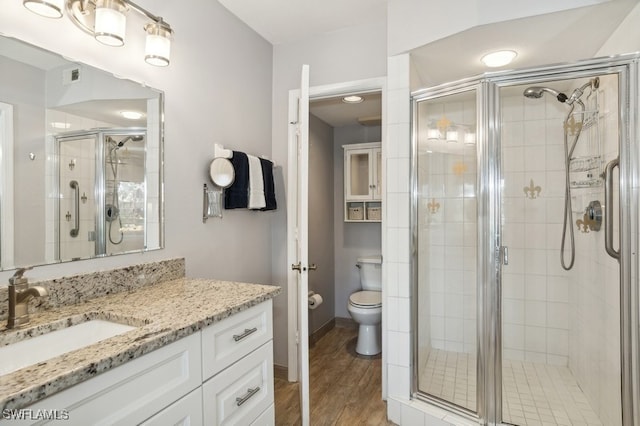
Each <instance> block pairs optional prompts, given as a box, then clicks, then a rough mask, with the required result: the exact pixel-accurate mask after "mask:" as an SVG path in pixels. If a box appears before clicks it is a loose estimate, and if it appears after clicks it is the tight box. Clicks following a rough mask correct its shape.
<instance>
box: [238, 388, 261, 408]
mask: <svg viewBox="0 0 640 426" xmlns="http://www.w3.org/2000/svg"><path fill="white" fill-rule="evenodd" d="M259 391H260V386H256V387H255V388H253V389H251V388H248V389H247V394H246V395H245V396H243V397H238V398H236V405H237V406H238V407H239V406H241V405H242V404H244V403H245V402H247V401H248V400H249V398H251V397H252V396H253V395H255V394H257V393H258V392H259Z"/></svg>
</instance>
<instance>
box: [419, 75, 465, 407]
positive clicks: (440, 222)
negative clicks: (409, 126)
mask: <svg viewBox="0 0 640 426" xmlns="http://www.w3.org/2000/svg"><path fill="white" fill-rule="evenodd" d="M476 93H477V89H476V88H475V87H473V86H472V87H461V88H457V89H455V90H453V91H448V92H447V94H446V95H444V96H441V95H438V94H434V95H433V96H431V97H429V98H427V99H425V100H424V101H422V102H419V103H417V104H416V106H415V110H414V117H416V120H414V123H415V126H414V135H415V137H416V143H415V144H414V155H413V161H414V193H415V194H416V198H415V199H414V202H415V206H414V209H413V211H414V212H416V216H415V218H414V220H413V223H414V235H415V236H416V237H417V247H416V249H417V252H418V258H419V259H420V262H418V265H417V268H415V269H414V273H415V274H417V277H415V278H416V280H417V281H418V283H419V285H418V289H417V301H414V303H417V312H418V322H419V324H420V325H419V327H418V336H417V344H416V351H415V356H416V357H417V365H418V368H417V373H416V374H417V376H418V377H417V379H418V380H417V383H418V389H417V390H418V391H419V392H421V393H424V394H425V395H428V396H429V398H431V399H432V400H433V401H434V402H436V403H438V402H447V403H451V404H454V405H455V406H456V407H457V409H459V410H460V411H461V412H463V413H474V412H475V411H476V406H477V403H476V401H477V391H476V389H477V385H476V375H477V370H476V364H477V344H476V336H477V327H478V321H477V319H476V305H477V278H476V275H477V273H476V264H477V261H476V257H477V246H478V242H477V217H478V215H477V205H476V198H477V197H476V195H477V190H476V182H477V162H478V156H477V148H476V135H477V130H476V128H477V118H476V117H477V105H476V104H477V100H476V99H477V94H476Z"/></svg>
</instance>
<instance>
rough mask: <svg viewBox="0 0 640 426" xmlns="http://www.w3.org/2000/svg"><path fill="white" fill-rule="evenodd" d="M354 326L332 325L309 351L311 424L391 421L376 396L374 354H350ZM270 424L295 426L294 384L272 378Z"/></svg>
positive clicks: (378, 382)
mask: <svg viewBox="0 0 640 426" xmlns="http://www.w3.org/2000/svg"><path fill="white" fill-rule="evenodd" d="M356 339H357V330H355V329H351V328H342V327H335V328H334V329H332V330H331V331H329V332H328V333H327V334H326V335H325V336H323V337H322V338H321V339H320V340H318V342H317V343H316V344H315V345H313V347H311V348H310V350H309V376H310V379H309V382H310V386H309V393H310V401H311V424H312V425H323V426H324V425H349V426H351V425H393V424H394V423H391V422H389V421H387V405H386V403H385V402H384V401H383V400H382V398H381V386H382V372H381V368H382V363H381V359H380V356H377V357H373V358H371V357H368V358H364V357H360V356H357V355H356V352H355V347H356ZM275 409H276V425H300V424H301V421H300V403H299V393H298V384H297V383H289V382H288V381H287V380H286V379H283V378H276V379H275Z"/></svg>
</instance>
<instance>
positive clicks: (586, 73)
mask: <svg viewBox="0 0 640 426" xmlns="http://www.w3.org/2000/svg"><path fill="white" fill-rule="evenodd" d="M637 61H638V58H637V57H636V56H623V57H620V58H616V59H611V58H607V59H606V60H589V61H584V62H580V63H576V64H572V65H566V66H553V67H547V68H538V69H532V70H523V71H510V72H505V73H492V74H485V75H483V76H480V77H477V78H472V79H467V80H464V81H460V82H455V83H450V84H445V85H441V86H438V87H435V88H431V89H425V90H421V91H417V92H415V93H414V94H413V96H412V106H413V111H412V115H413V158H412V168H413V170H412V186H413V187H412V202H413V208H412V235H413V238H412V244H413V253H414V257H413V288H414V293H413V294H414V298H413V303H414V305H413V308H414V315H413V318H414V328H413V330H414V336H413V343H414V345H413V348H414V351H413V353H414V356H413V366H414V380H413V390H414V397H416V398H418V399H422V400H425V401H427V402H429V403H430V404H433V405H437V406H439V407H441V408H445V409H446V410H449V411H452V412H455V413H457V414H459V415H462V416H465V417H467V418H470V419H473V420H474V421H477V420H480V421H481V422H482V423H483V424H501V423H504V424H514V425H534V424H552V425H553V424H558V425H570V424H579V425H591V424H593V425H625V426H632V425H638V424H640V412H639V411H638V410H639V409H640V407H639V405H640V402H639V401H640V393H639V392H640V390H639V387H638V386H639V383H640V370H639V363H640V361H639V359H640V358H639V350H638V339H639V327H638V322H639V317H638V315H639V308H638V305H639V304H640V300H639V290H638V258H637V246H638V222H639V216H638V177H639V174H638V168H639V167H638V166H639V162H640V157H639V156H638V152H639V151H638V146H637V142H638V141H637V136H638V135H637V125H638V120H637V118H636V114H637V107H638V105H637V99H638V96H637V94H638V70H637ZM631 112H634V114H633V115H632V114H631Z"/></svg>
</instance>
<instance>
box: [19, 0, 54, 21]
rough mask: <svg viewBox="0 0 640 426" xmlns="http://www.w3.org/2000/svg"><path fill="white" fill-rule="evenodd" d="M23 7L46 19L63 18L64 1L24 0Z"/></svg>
mask: <svg viewBox="0 0 640 426" xmlns="http://www.w3.org/2000/svg"><path fill="white" fill-rule="evenodd" d="M22 5H23V6H24V7H26V8H27V9H29V10H30V11H32V12H33V13H37V14H38V15H40V16H44V17H45V18H61V17H62V8H63V7H64V0H24V1H23V2H22Z"/></svg>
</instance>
